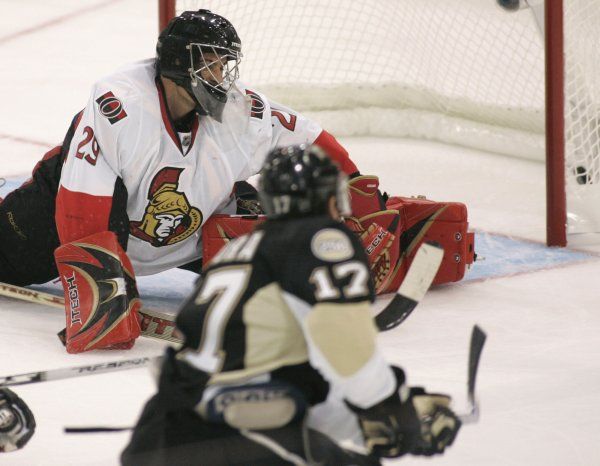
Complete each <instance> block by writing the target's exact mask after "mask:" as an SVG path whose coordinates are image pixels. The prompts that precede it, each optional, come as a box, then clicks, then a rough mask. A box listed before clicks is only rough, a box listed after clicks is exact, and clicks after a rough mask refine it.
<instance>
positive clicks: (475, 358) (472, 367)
mask: <svg viewBox="0 0 600 466" xmlns="http://www.w3.org/2000/svg"><path fill="white" fill-rule="evenodd" d="M486 338H487V336H486V334H485V332H484V331H483V330H482V329H481V327H479V326H478V325H474V326H473V331H472V332H471V344H470V346H469V367H468V371H469V375H468V377H467V400H468V403H469V411H468V412H467V413H465V414H462V415H460V416H458V417H459V418H460V420H461V421H462V423H463V424H472V423H475V422H477V421H478V420H479V403H478V401H477V398H476V397H475V383H476V381H477V369H478V368H479V360H480V358H481V353H482V351H483V345H484V344H485V339H486Z"/></svg>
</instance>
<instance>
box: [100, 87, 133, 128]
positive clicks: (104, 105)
mask: <svg viewBox="0 0 600 466" xmlns="http://www.w3.org/2000/svg"><path fill="white" fill-rule="evenodd" d="M96 103H97V104H98V108H99V109H100V113H101V114H102V115H103V116H105V117H106V118H108V121H110V124H111V125H114V124H115V123H116V122H117V121H120V120H122V119H123V118H125V117H126V116H127V113H125V110H124V109H123V104H122V103H121V101H120V100H119V99H117V98H116V97H115V95H114V94H113V93H112V92H111V91H108V92H107V93H105V94H102V95H101V96H100V97H98V98H97V99H96Z"/></svg>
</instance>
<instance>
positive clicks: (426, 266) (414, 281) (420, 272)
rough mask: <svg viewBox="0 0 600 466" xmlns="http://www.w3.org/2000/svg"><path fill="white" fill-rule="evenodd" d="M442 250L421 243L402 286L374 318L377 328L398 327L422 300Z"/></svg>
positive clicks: (432, 245)
mask: <svg viewBox="0 0 600 466" xmlns="http://www.w3.org/2000/svg"><path fill="white" fill-rule="evenodd" d="M443 257H444V250H443V249H442V248H440V247H438V246H436V245H434V244H433V243H423V244H422V245H421V246H420V247H419V249H418V251H417V254H416V255H415V258H414V259H413V261H412V263H411V265H410V268H409V269H408V272H407V274H406V277H404V280H403V281H402V285H400V288H398V291H397V292H396V294H395V295H394V297H393V298H392V300H391V301H390V303H389V304H388V305H387V306H386V307H385V308H384V309H383V310H382V311H381V312H380V313H379V314H377V315H376V316H375V324H376V325H377V328H378V329H379V330H380V331H382V332H385V331H386V330H391V329H393V328H394V327H397V326H398V325H400V324H401V323H402V322H403V321H404V320H405V319H406V318H407V317H408V316H409V315H410V313H411V312H412V311H413V309H414V308H415V307H416V306H417V304H419V301H421V299H423V296H425V293H427V290H428V289H429V287H430V286H431V283H432V282H433V279H434V278H435V276H436V274H437V271H438V270H439V268H440V264H441V263H442V258H443Z"/></svg>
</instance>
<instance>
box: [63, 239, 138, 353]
mask: <svg viewBox="0 0 600 466" xmlns="http://www.w3.org/2000/svg"><path fill="white" fill-rule="evenodd" d="M54 257H55V259H56V265H57V267H58V272H59V276H60V280H61V283H62V285H63V290H64V295H65V311H66V329H65V333H64V343H65V346H66V348H67V352H69V353H80V352H82V351H89V350H93V349H100V348H104V349H129V348H131V347H132V346H133V343H134V340H135V339H136V338H137V337H138V336H139V335H140V324H139V321H138V310H139V308H140V307H141V302H140V300H139V295H138V292H137V288H136V284H135V276H134V273H133V267H132V266H131V262H130V261H129V258H128V257H127V254H126V253H125V251H123V249H122V248H121V246H120V245H119V242H118V240H117V236H116V235H115V234H114V233H113V232H110V231H103V232H100V233H95V234H93V235H90V236H87V237H85V238H82V239H81V240H78V241H75V242H72V243H67V244H64V245H62V246H60V247H58V248H57V249H56V251H55V252H54Z"/></svg>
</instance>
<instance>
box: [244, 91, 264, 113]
mask: <svg viewBox="0 0 600 466" xmlns="http://www.w3.org/2000/svg"><path fill="white" fill-rule="evenodd" d="M246 95H249V96H250V116H251V117H254V118H258V119H259V120H262V117H263V113H264V111H265V103H264V102H263V100H262V98H261V97H260V96H259V95H258V94H257V93H256V92H254V91H251V90H250V89H246Z"/></svg>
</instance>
